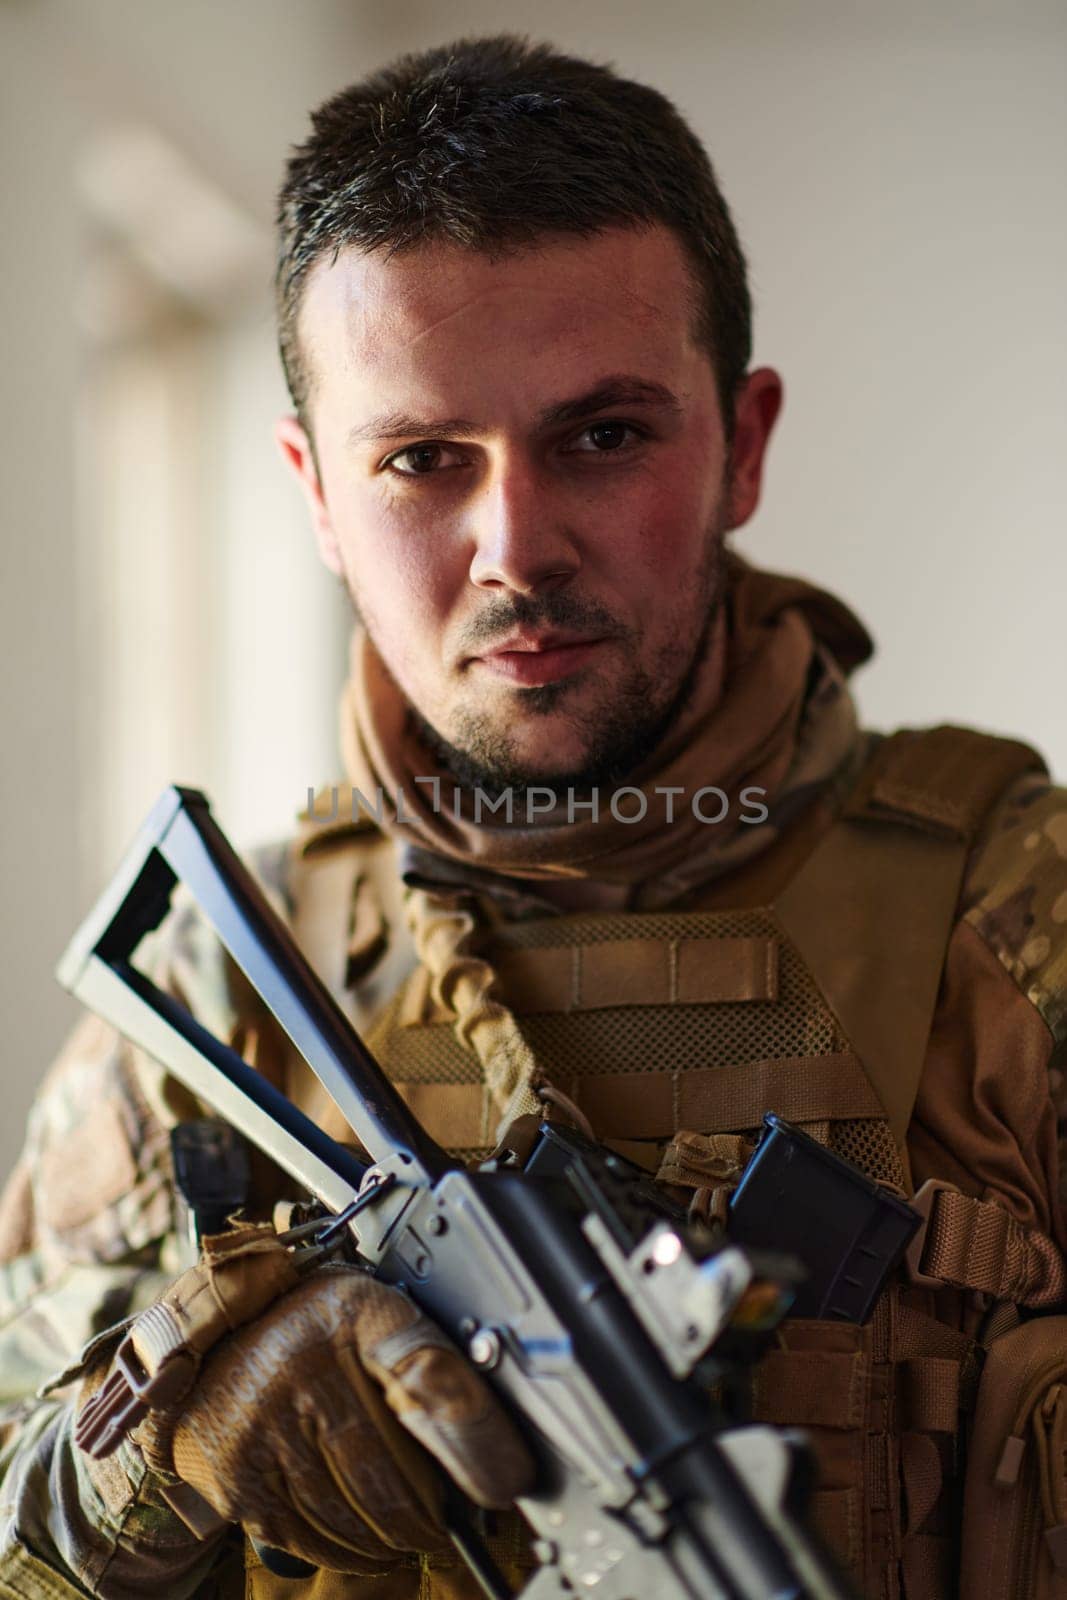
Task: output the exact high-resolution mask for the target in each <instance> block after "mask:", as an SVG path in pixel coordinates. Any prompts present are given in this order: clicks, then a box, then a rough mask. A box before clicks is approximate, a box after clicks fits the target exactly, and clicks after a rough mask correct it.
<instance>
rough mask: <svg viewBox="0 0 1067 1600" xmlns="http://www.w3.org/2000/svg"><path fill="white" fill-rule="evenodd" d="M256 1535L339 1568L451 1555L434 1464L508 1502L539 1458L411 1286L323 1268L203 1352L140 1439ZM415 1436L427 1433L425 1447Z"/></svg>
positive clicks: (151, 1459) (367, 1569) (474, 1491)
mask: <svg viewBox="0 0 1067 1600" xmlns="http://www.w3.org/2000/svg"><path fill="white" fill-rule="evenodd" d="M134 1437H135V1439H136V1440H137V1442H138V1444H139V1445H140V1446H141V1449H142V1451H143V1453H144V1455H145V1458H146V1460H147V1461H148V1464H149V1466H151V1467H154V1468H155V1469H156V1470H157V1471H161V1472H164V1473H173V1474H176V1475H177V1476H178V1477H179V1478H181V1479H183V1480H184V1481H185V1482H186V1483H188V1484H190V1485H192V1487H193V1488H194V1489H196V1490H197V1491H198V1492H199V1493H200V1494H201V1495H202V1496H203V1497H204V1499H205V1500H207V1501H208V1502H209V1503H210V1505H211V1506H212V1507H213V1508H214V1509H215V1511H216V1512H218V1513H219V1515H221V1516H222V1517H225V1518H226V1519H227V1520H229V1521H232V1522H239V1523H241V1524H242V1525H243V1527H244V1528H245V1530H246V1531H247V1532H248V1533H249V1534H250V1535H251V1536H252V1537H253V1538H254V1539H255V1540H256V1541H257V1543H260V1544H264V1545H268V1546H272V1547H273V1548H275V1549H279V1550H284V1551H286V1552H288V1553H289V1554H290V1555H295V1556H298V1557H300V1558H301V1559H303V1560H305V1561H309V1562H311V1563H312V1564H313V1565H315V1566H320V1567H325V1568H327V1569H329V1570H331V1571H335V1572H359V1573H368V1574H369V1573H376V1572H380V1571H385V1570H388V1569H389V1568H390V1567H391V1566H394V1565H395V1564H396V1560H397V1556H398V1553H400V1552H403V1551H424V1552H428V1553H432V1552H436V1551H440V1550H442V1549H445V1548H447V1546H448V1540H447V1536H446V1534H445V1532H444V1527H443V1523H442V1515H441V1501H442V1485H441V1476H440V1473H439V1471H438V1469H437V1467H436V1466H435V1465H434V1464H433V1462H431V1461H430V1460H429V1459H428V1457H427V1456H426V1454H425V1453H424V1451H423V1449H422V1448H420V1447H421V1446H424V1447H425V1449H426V1450H428V1451H429V1452H430V1453H431V1455H433V1456H436V1458H437V1460H438V1461H439V1462H440V1463H441V1464H442V1465H443V1466H444V1467H445V1468H446V1469H447V1471H448V1472H449V1473H450V1474H451V1476H452V1478H453V1479H454V1480H455V1481H456V1482H457V1483H458V1484H459V1485H460V1486H461V1488H463V1489H464V1490H465V1491H466V1492H467V1493H468V1494H469V1495H470V1496H471V1498H472V1499H474V1500H476V1501H477V1502H478V1503H479V1504H480V1505H483V1506H499V1507H503V1506H506V1505H508V1504H509V1503H510V1502H511V1501H512V1500H514V1498H515V1497H516V1496H517V1495H519V1494H521V1493H523V1492H525V1491H526V1490H527V1489H528V1488H529V1487H530V1486H531V1483H532V1480H533V1475H534V1467H533V1461H532V1459H531V1457H530V1454H529V1452H528V1451H527V1449H526V1446H525V1445H524V1443H523V1441H522V1439H521V1438H520V1436H519V1434H518V1432H517V1430H516V1429H515V1427H514V1425H513V1424H512V1422H511V1421H510V1419H509V1418H508V1416H507V1415H506V1414H505V1412H504V1411H503V1409H502V1408H501V1406H500V1404H499V1403H498V1401H497V1400H496V1398H495V1396H494V1395H493V1394H492V1392H491V1390H490V1389H489V1388H488V1387H487V1385H486V1384H485V1382H484V1381H483V1379H482V1378H481V1377H480V1376H479V1374H478V1373H477V1372H476V1371H475V1370H474V1368H473V1367H471V1366H470V1365H469V1364H468V1362H467V1361H466V1360H465V1358H464V1357H463V1356H461V1355H460V1354H459V1352H458V1351H457V1350H456V1349H455V1347H454V1346H453V1345H451V1344H450V1342H449V1341H448V1339H447V1338H446V1337H445V1335H444V1334H443V1333H441V1332H440V1330H439V1329H438V1328H437V1327H436V1326H435V1325H434V1324H433V1323H432V1322H430V1321H429V1320H428V1319H427V1318H426V1317H424V1316H423V1315H422V1314H421V1313H420V1312H419V1311H418V1310H417V1309H416V1308H415V1306H414V1305H413V1304H412V1302H411V1301H410V1300H408V1299H407V1298H406V1297H405V1296H404V1295H402V1294H401V1293H399V1292H398V1291H397V1290H395V1289H392V1288H390V1287H389V1286H388V1285H386V1284H383V1283H379V1282H378V1281H377V1280H376V1279H375V1278H372V1277H370V1276H369V1275H368V1274H367V1273H366V1272H363V1271H361V1270H359V1269H358V1268H355V1267H348V1266H341V1265H335V1266H327V1267H322V1268H320V1269H319V1270H318V1271H317V1272H315V1273H314V1274H313V1275H312V1276H310V1277H308V1278H306V1279H305V1280H303V1281H302V1282H301V1283H299V1284H298V1285H297V1286H296V1287H295V1288H293V1289H290V1290H289V1291H288V1293H286V1294H284V1295H283V1296H282V1298H281V1299H279V1300H277V1301H275V1303H274V1304H273V1305H271V1306H270V1308H269V1309H268V1310H267V1311H266V1312H264V1313H263V1314H262V1315H261V1316H259V1317H257V1318H256V1319H255V1320H254V1321H252V1322H250V1323H248V1324H247V1325H246V1326H245V1327H241V1328H238V1329H237V1331H236V1332H234V1333H231V1334H230V1335H229V1336H228V1337H227V1339H226V1340H225V1341H224V1342H223V1343H222V1344H221V1345H219V1346H218V1347H217V1348H216V1349H214V1350H213V1351H212V1352H211V1353H210V1354H209V1355H208V1357H207V1359H206V1361H205V1363H204V1365H203V1367H202V1368H201V1370H200V1372H199V1375H198V1377H197V1380H196V1383H195V1386H194V1388H193V1390H192V1392H191V1393H190V1394H189V1395H188V1396H187V1397H186V1398H185V1399H184V1400H183V1402H182V1403H181V1404H180V1405H176V1406H174V1407H173V1408H172V1409H171V1410H169V1411H166V1410H165V1411H153V1412H152V1413H151V1414H150V1415H149V1417H148V1419H147V1420H146V1421H145V1422H144V1423H142V1424H141V1427H140V1428H139V1430H138V1431H137V1433H136V1434H135V1435H134ZM415 1441H418V1443H416V1442H415Z"/></svg>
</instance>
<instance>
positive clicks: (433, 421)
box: [348, 373, 682, 445]
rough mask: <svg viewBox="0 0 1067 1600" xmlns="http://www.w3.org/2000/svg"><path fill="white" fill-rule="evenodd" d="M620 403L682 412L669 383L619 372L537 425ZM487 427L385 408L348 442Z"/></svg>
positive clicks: (458, 433)
mask: <svg viewBox="0 0 1067 1600" xmlns="http://www.w3.org/2000/svg"><path fill="white" fill-rule="evenodd" d="M616 406H642V407H644V408H645V409H646V410H648V409H651V410H657V411H662V412H665V413H667V414H669V415H671V416H675V417H677V416H680V415H681V413H682V404H681V401H680V400H679V399H678V396H677V395H676V394H674V393H673V392H672V391H671V390H670V389H668V388H667V386H666V385H665V384H662V383H653V382H652V381H651V380H650V379H648V378H638V377H634V376H631V375H630V374H628V373H616V374H613V375H612V376H611V377H608V378H603V379H602V380H601V381H600V382H599V383H598V384H597V385H596V386H595V387H594V388H592V389H588V390H587V391H586V392H585V394H581V395H576V396H575V397H574V398H573V399H570V400H560V401H557V403H556V404H555V405H551V406H546V407H545V408H544V409H543V410H542V411H541V412H540V414H539V416H538V418H537V422H536V427H537V428H538V429H545V428H553V427H559V426H560V424H561V423H565V422H575V421H577V420H578V419H579V418H581V417H586V416H590V415H592V413H593V412H596V411H606V410H609V409H611V408H613V407H616ZM485 431H486V430H485V429H484V428H482V427H479V425H478V424H477V423H476V422H471V421H469V420H468V419H467V418H466V417H416V416H413V415H412V414H411V413H409V412H406V411H385V412H382V413H381V414H380V415H379V416H376V417H372V418H371V419H370V421H369V422H364V423H361V424H359V425H358V426H357V427H355V428H353V429H351V431H350V432H349V435H348V443H349V444H350V445H355V444H375V443H378V442H380V441H381V440H384V439H414V438H423V439H441V438H446V439H473V438H475V437H476V436H477V435H478V434H480V433H484V432H485Z"/></svg>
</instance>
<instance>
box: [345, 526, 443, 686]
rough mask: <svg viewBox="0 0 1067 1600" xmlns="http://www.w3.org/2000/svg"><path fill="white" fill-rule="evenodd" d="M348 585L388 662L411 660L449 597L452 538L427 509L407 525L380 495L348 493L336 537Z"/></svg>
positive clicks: (435, 628) (438, 623) (429, 637)
mask: <svg viewBox="0 0 1067 1600" xmlns="http://www.w3.org/2000/svg"><path fill="white" fill-rule="evenodd" d="M341 550H342V559H343V561H344V566H345V575H346V578H347V580H348V585H349V588H350V590H351V591H352V594H353V596H354V598H355V601H356V604H357V605H358V607H359V610H360V612H361V613H362V615H363V617H364V618H365V620H366V622H367V625H368V627H369V628H370V630H371V632H372V634H373V635H374V637H375V640H376V642H377V643H378V645H379V648H380V649H381V650H382V652H383V654H384V655H385V656H386V658H387V660H388V661H389V663H390V665H391V666H393V667H394V669H396V668H398V667H399V665H400V663H401V662H404V663H413V662H415V661H416V660H417V659H419V658H420V657H421V656H422V655H423V654H424V651H423V649H422V646H423V645H425V644H427V643H432V641H433V640H434V639H435V638H436V637H437V635H438V634H439V633H440V631H441V628H442V626H443V624H444V622H445V621H446V619H447V616H448V614H449V611H450V609H451V606H452V605H453V604H454V598H455V591H456V585H457V583H459V582H461V581H462V575H461V574H459V575H457V571H456V566H457V563H456V557H455V545H454V541H451V540H449V539H448V538H447V537H446V535H445V532H444V530H443V529H442V528H441V527H440V525H438V526H436V527H435V526H434V524H433V522H432V520H430V519H427V518H426V516H425V514H424V515H423V516H422V517H421V518H420V519H419V521H418V524H417V525H415V526H413V525H412V523H411V519H410V517H409V516H407V515H406V514H405V513H404V511H403V510H400V511H398V510H397V509H396V508H394V507H391V506H389V505H388V504H383V503H382V500H381V498H380V497H379V496H378V495H366V494H364V495H362V496H360V497H359V499H358V500H356V498H355V497H351V498H350V499H349V500H348V502H347V505H346V518H345V529H344V533H343V535H342V539H341Z"/></svg>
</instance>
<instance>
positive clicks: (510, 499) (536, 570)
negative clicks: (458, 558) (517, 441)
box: [470, 460, 581, 595]
mask: <svg viewBox="0 0 1067 1600" xmlns="http://www.w3.org/2000/svg"><path fill="white" fill-rule="evenodd" d="M471 523H472V527H471V532H472V536H473V540H474V553H473V555H472V557H471V565H470V580H471V582H472V583H473V584H476V585H477V586H478V587H479V588H480V589H500V588H504V589H512V590H514V591H515V592H517V593H519V594H528V595H532V594H538V593H544V592H545V591H546V590H553V589H558V588H562V587H563V585H564V584H566V583H569V582H570V580H571V578H572V577H573V576H574V574H575V573H576V572H577V571H578V569H579V567H580V566H581V557H580V555H579V552H578V547H577V543H576V540H575V538H574V536H573V534H572V533H571V532H570V531H569V530H568V528H567V525H566V522H565V520H564V519H563V518H562V516H561V508H560V507H559V506H557V505H555V504H554V503H553V499H552V494H551V491H550V489H549V488H548V486H547V485H545V484H544V482H542V481H539V480H538V476H537V473H536V472H535V471H534V470H533V468H532V467H531V466H530V465H529V464H527V463H523V462H520V461H516V460H511V461H509V462H507V463H506V464H503V465H501V466H500V467H499V468H498V469H497V470H496V471H494V473H493V475H492V476H491V477H490V478H489V480H488V481H487V482H486V483H485V485H484V486H483V488H482V490H481V493H480V494H479V496H478V499H477V502H476V503H475V504H474V505H472V506H471Z"/></svg>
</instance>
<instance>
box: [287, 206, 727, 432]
mask: <svg viewBox="0 0 1067 1600" xmlns="http://www.w3.org/2000/svg"><path fill="white" fill-rule="evenodd" d="M695 324H696V289H695V285H694V281H693V276H692V273H691V271H690V268H689V265H688V261H687V258H686V256H685V253H684V251H683V248H682V246H681V244H680V243H679V241H678V240H677V239H676V238H675V236H674V235H673V234H672V233H671V232H670V231H669V230H668V229H666V228H663V227H660V226H656V227H650V228H644V229H641V230H635V229H629V228H618V229H608V230H605V231H603V232H601V233H597V234H594V235H592V236H590V237H589V238H585V239H574V238H569V237H568V238H563V239H560V238H553V239H549V240H545V241H542V242H540V243H539V244H538V245H537V246H536V248H525V249H522V250H520V251H514V252H511V253H509V254H507V255H503V256H500V257H497V258H493V257H490V256H487V255H485V254H482V253H481V252H476V251H471V250H465V249H463V248H461V247H459V246H456V245H452V244H433V245H425V246H419V247H418V248H416V249H413V250H409V251H406V252H404V253H403V254H399V255H394V256H387V255H385V254H384V253H382V252H378V251H372V252H366V251H363V250H358V249H354V248H352V249H347V250H343V251H342V252H341V253H340V254H339V255H338V257H337V259H336V260H333V261H331V260H329V259H326V258H324V259H323V260H321V261H320V262H318V263H317V264H316V265H315V267H313V268H312V270H311V272H310V274H309V276H308V281H307V283H306V285H305V289H304V296H303V301H302V304H301V309H300V319H299V332H300V340H301V347H302V349H303V352H304V358H305V363H306V366H307V369H308V373H309V377H310V389H311V403H312V408H313V410H317V409H318V408H319V407H320V406H321V405H323V404H328V403H329V402H330V400H331V397H340V396H341V395H342V394H343V395H344V397H345V401H346V404H347V405H349V406H351V405H352V404H353V403H355V402H358V400H359V398H360V396H361V394H362V393H364V392H366V394H367V396H368V398H369V397H370V396H373V398H374V400H375V403H376V404H378V403H380V401H381V399H382V395H383V391H386V392H388V393H390V394H392V393H394V392H395V393H396V396H397V398H398V399H401V398H410V395H411V390H412V389H413V388H414V389H415V390H417V391H418V393H419V395H420V396H423V395H426V394H432V395H434V396H436V397H437V398H440V399H441V400H442V401H444V400H445V399H449V400H456V399H458V398H460V397H461V392H462V391H464V390H479V391H480V392H481V393H482V395H483V397H488V396H487V392H492V391H493V390H501V391H502V390H503V389H505V388H508V389H511V390H512V391H514V390H515V389H516V387H517V386H518V387H521V388H522V389H524V390H525V391H530V392H536V393H537V395H538V396H539V398H544V397H545V395H546V394H547V393H549V392H550V391H553V390H556V389H558V388H559V387H560V386H561V385H562V386H564V387H566V386H567V385H568V384H569V383H573V382H580V381H584V380H585V379H587V378H588V377H589V376H591V375H592V376H596V374H597V373H598V372H618V371H625V372H630V371H638V372H640V373H641V374H642V375H643V376H646V377H648V378H650V379H653V380H656V379H658V380H660V381H664V382H671V381H674V382H675V383H682V382H684V378H685V374H686V373H687V372H690V371H691V370H693V369H699V366H700V365H701V364H703V366H704V367H705V368H706V369H709V370H710V368H709V363H708V359H707V356H706V354H705V352H704V351H703V350H702V349H701V348H699V347H698V346H697V344H696V341H695V332H694V330H695Z"/></svg>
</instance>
